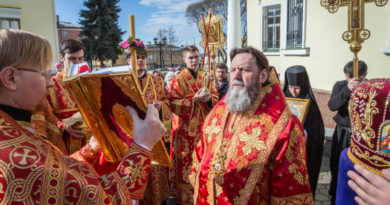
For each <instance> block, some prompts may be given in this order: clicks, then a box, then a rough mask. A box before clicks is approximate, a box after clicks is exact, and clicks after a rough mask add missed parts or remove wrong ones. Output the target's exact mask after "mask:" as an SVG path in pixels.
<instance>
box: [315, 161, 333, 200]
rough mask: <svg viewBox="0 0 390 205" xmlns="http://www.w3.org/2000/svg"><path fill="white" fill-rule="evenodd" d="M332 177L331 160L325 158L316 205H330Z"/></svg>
mask: <svg viewBox="0 0 390 205" xmlns="http://www.w3.org/2000/svg"><path fill="white" fill-rule="evenodd" d="M330 177H331V176H330V169H329V158H328V157H326V156H324V157H323V158H322V165H321V172H320V177H319V179H318V185H317V190H316V201H315V205H330V196H329V194H328V190H329V184H330Z"/></svg>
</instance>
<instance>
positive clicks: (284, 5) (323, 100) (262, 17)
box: [247, 0, 390, 128]
mask: <svg viewBox="0 0 390 205" xmlns="http://www.w3.org/2000/svg"><path fill="white" fill-rule="evenodd" d="M320 2H321V1H320V0H311V1H308V0H261V1H259V0H248V1H247V3H248V6H247V8H248V10H247V14H248V15H247V21H248V45H250V46H253V47H256V48H258V49H260V50H261V51H263V52H264V54H265V55H266V56H267V58H268V59H269V62H270V65H273V66H275V67H276V70H277V71H278V72H279V73H280V77H281V78H280V79H281V80H282V81H283V80H284V72H285V70H286V69H287V68H288V67H289V66H293V65H303V66H305V67H306V69H307V72H308V74H309V77H310V83H311V85H312V87H313V88H314V90H315V94H316V98H317V101H318V102H319V106H320V109H321V113H322V115H323V117H324V121H325V124H326V127H328V128H333V127H334V123H333V120H332V117H333V115H334V113H332V112H330V110H329V109H328V106H327V101H328V99H329V96H330V93H331V90H332V87H333V85H334V83H335V82H336V81H339V80H343V79H345V75H344V73H343V68H344V65H345V64H346V63H347V62H348V61H351V60H352V58H353V54H352V52H350V49H349V44H348V43H347V42H346V41H344V40H343V39H342V34H343V33H344V31H346V30H348V7H339V9H338V11H337V12H336V13H333V14H331V13H329V12H328V10H327V9H325V8H324V7H322V6H321V3H320ZM364 7H365V8H364V9H365V28H366V29H368V30H370V32H371V36H370V38H369V39H367V40H366V41H365V42H364V43H363V44H362V46H363V48H362V50H361V51H360V52H359V54H358V56H359V60H364V61H365V62H366V63H367V65H368V75H367V78H369V79H370V78H378V77H390V72H389V69H388V67H389V63H390V3H388V4H387V5H385V6H384V7H378V6H376V5H375V3H374V2H372V3H366V4H364Z"/></svg>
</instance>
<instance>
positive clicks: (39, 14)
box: [0, 0, 58, 62]
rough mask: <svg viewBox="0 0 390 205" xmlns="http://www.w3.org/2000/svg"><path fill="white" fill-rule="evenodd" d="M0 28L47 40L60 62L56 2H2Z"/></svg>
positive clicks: (40, 0)
mask: <svg viewBox="0 0 390 205" xmlns="http://www.w3.org/2000/svg"><path fill="white" fill-rule="evenodd" d="M0 22H1V23H0V28H12V29H21V30H25V31H29V32H32V33H35V34H38V35H41V36H43V37H44V38H46V39H47V40H48V41H49V42H50V45H51V47H52V49H53V56H54V59H53V61H54V62H55V61H58V46H57V45H58V36H57V35H56V34H57V33H56V18H55V1H54V0H34V1H26V0H0Z"/></svg>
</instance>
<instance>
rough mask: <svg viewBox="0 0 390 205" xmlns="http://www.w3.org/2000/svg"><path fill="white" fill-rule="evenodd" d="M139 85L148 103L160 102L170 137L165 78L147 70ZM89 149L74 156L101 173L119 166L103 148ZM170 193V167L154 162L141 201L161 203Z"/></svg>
mask: <svg viewBox="0 0 390 205" xmlns="http://www.w3.org/2000/svg"><path fill="white" fill-rule="evenodd" d="M139 85H140V88H141V91H142V93H143V95H144V98H145V101H146V102H147V103H148V104H150V103H153V102H159V103H160V105H161V111H160V114H161V115H160V117H161V119H162V122H163V124H164V125H165V127H166V128H167V133H166V134H165V135H164V138H165V139H169V138H170V135H171V133H170V126H171V123H170V110H169V107H168V103H169V101H168V93H167V91H166V90H165V87H164V82H163V79H162V78H161V77H159V76H155V75H150V74H148V73H146V72H145V73H144V75H143V77H142V78H140V80H139ZM89 149H90V147H89V146H88V145H87V146H85V147H83V148H82V149H81V150H80V151H79V152H76V153H75V154H74V157H75V158H77V159H79V160H80V161H84V162H85V163H88V164H90V165H91V166H92V167H93V168H94V169H95V171H96V172H97V173H98V174H99V175H103V174H107V173H110V172H112V171H114V170H115V169H116V168H117V166H118V164H119V163H118V162H115V163H111V162H108V161H107V159H106V158H105V156H104V154H103V152H102V151H101V150H99V152H98V153H97V155H91V156H89V154H88V153H91V152H90V150H89ZM169 194H170V193H169V181H168V167H164V166H161V165H157V164H152V165H151V171H150V175H149V178H148V183H147V186H146V190H145V195H144V199H143V200H141V201H140V202H141V204H148V205H149V204H150V205H151V204H158V205H160V204H162V202H163V201H164V200H165V199H167V198H168V197H169Z"/></svg>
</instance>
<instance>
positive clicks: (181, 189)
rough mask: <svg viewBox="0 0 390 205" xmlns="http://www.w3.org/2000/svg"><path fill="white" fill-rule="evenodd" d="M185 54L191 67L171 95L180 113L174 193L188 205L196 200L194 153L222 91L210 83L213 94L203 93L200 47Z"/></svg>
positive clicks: (178, 79) (175, 138) (174, 153)
mask: <svg viewBox="0 0 390 205" xmlns="http://www.w3.org/2000/svg"><path fill="white" fill-rule="evenodd" d="M182 53H183V61H184V62H185V63H186V65H187V68H185V69H184V70H183V71H181V72H180V74H178V75H177V76H176V77H175V78H174V79H173V81H172V84H171V86H170V90H169V94H170V96H169V98H170V107H171V110H172V112H173V113H174V114H176V115H177V116H178V119H177V123H175V124H174V126H173V127H172V130H173V131H172V133H173V136H172V139H173V141H172V151H171V153H172V156H171V158H172V169H171V183H172V188H173V191H172V192H173V193H174V195H176V200H177V202H178V203H180V204H182V205H184V204H192V203H193V200H192V198H193V191H194V190H193V188H192V186H191V184H190V182H189V179H188V174H189V172H190V169H191V162H192V153H193V151H194V149H195V146H196V144H197V142H198V141H199V139H200V129H201V126H202V124H203V120H204V119H205V117H206V116H207V114H208V112H209V111H210V110H211V108H212V107H213V105H215V104H216V102H217V101H218V91H217V89H216V88H215V86H214V85H213V83H210V84H209V87H208V90H209V94H207V95H205V94H202V88H203V87H204V84H205V80H206V79H205V78H207V77H205V76H204V74H203V73H202V72H201V71H199V70H198V67H199V59H200V57H199V50H198V48H196V47H195V46H187V47H185V48H184V49H183V51H182Z"/></svg>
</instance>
